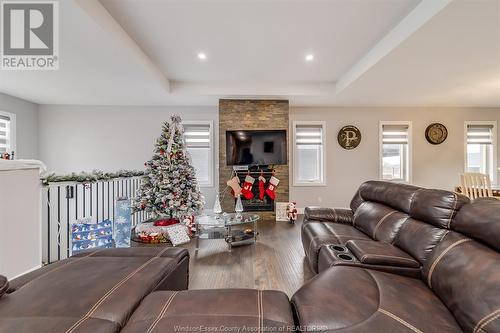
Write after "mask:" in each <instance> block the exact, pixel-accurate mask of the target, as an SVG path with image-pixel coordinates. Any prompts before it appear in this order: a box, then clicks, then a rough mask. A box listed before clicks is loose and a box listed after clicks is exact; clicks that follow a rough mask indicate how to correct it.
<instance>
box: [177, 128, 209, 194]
mask: <svg viewBox="0 0 500 333" xmlns="http://www.w3.org/2000/svg"><path fill="white" fill-rule="evenodd" d="M212 127H213V126H212V122H211V121H206V122H184V139H185V140H186V148H187V151H188V152H189V154H190V155H191V161H192V163H193V167H194V168H195V170H196V178H197V179H198V184H199V185H200V186H203V187H211V186H213V174H214V172H213V169H214V167H213V164H214V163H213V139H212V138H213V135H212Z"/></svg>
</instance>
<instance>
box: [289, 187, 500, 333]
mask: <svg viewBox="0 0 500 333" xmlns="http://www.w3.org/2000/svg"><path fill="white" fill-rule="evenodd" d="M361 193H363V191H361ZM422 193H425V191H423V190H419V191H418V192H417V193H416V194H415V197H414V198H412V199H411V201H412V202H413V204H412V205H411V207H412V208H411V209H410V211H409V212H410V213H409V215H410V216H411V217H410V219H409V221H407V222H405V223H404V225H403V226H402V227H401V230H400V231H399V233H401V234H402V235H403V236H399V235H398V237H401V238H400V239H401V240H400V241H398V244H401V245H402V246H403V247H404V251H407V252H408V253H409V254H411V255H412V257H414V258H415V259H418V261H419V262H421V263H422V265H423V267H422V271H421V275H420V277H419V278H418V279H415V278H409V277H405V276H402V275H398V274H389V273H386V272H381V271H378V270H373V269H366V268H363V267H352V266H334V267H330V268H328V269H326V270H325V271H324V272H322V273H320V274H318V275H316V276H315V277H314V278H313V279H312V280H310V281H309V282H308V283H306V284H305V285H304V286H303V287H302V288H300V289H299V290H298V291H297V293H296V294H295V295H294V296H293V297H292V303H293V305H294V309H295V311H296V314H297V318H299V322H300V325H306V326H310V327H321V330H323V331H335V332H413V333H415V332H462V331H464V332H473V333H478V332H488V333H493V332H500V253H499V251H500V201H499V200H496V199H478V200H476V201H474V202H472V203H470V204H465V205H463V207H461V209H460V210H459V211H458V213H457V214H456V216H452V215H450V214H449V213H450V208H449V205H448V200H445V199H444V198H443V197H441V199H440V200H439V198H438V197H435V196H432V195H430V196H425V197H420V196H421V194H422ZM435 193H436V192H434V193H432V192H431V193H429V194H435ZM362 196H363V194H362ZM415 201H416V203H415ZM419 202H420V204H419ZM458 202H459V201H457V204H458ZM415 205H416V206H415ZM453 206H454V207H455V205H453ZM423 221H427V222H423ZM405 233H408V234H407V235H405Z"/></svg>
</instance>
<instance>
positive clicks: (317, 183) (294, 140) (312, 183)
mask: <svg viewBox="0 0 500 333" xmlns="http://www.w3.org/2000/svg"><path fill="white" fill-rule="evenodd" d="M297 125H316V126H321V128H322V130H321V134H322V135H321V140H322V146H323V149H322V150H321V162H322V163H321V166H322V170H321V180H320V181H301V180H298V179H297V175H298V170H297V166H298V163H297V157H298V153H297V136H296V132H297V131H296V130H297ZM292 144H293V147H292V149H293V186H327V181H326V149H327V147H326V121H315V120H311V121H309V120H295V121H293V122H292Z"/></svg>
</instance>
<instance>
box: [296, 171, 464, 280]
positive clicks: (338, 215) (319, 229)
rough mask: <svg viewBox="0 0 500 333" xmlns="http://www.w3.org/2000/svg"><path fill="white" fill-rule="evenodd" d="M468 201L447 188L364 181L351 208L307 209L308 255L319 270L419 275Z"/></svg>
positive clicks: (304, 228) (305, 237)
mask: <svg viewBox="0 0 500 333" xmlns="http://www.w3.org/2000/svg"><path fill="white" fill-rule="evenodd" d="M468 202H469V199H468V198H467V197H465V196H462V195H459V194H455V193H453V192H448V191H442V190H433V189H424V188H420V187H416V186H411V185H404V184H396V183H390V182H382V181H369V182H366V183H363V184H362V185H361V186H360V187H359V190H358V191H357V193H356V194H355V196H354V198H353V199H352V201H351V208H350V209H332V208H306V209H305V216H304V223H303V225H302V230H301V234H302V243H303V246H304V252H305V254H306V258H307V261H308V263H309V266H310V268H311V269H312V270H313V271H314V272H316V273H318V272H320V271H323V270H325V269H326V268H328V267H330V266H334V265H347V266H361V267H365V268H373V269H380V270H383V271H389V272H396V273H399V274H405V275H410V276H419V274H420V270H419V267H420V266H421V265H422V264H423V263H424V262H425V261H426V259H427V257H428V255H429V253H430V252H431V251H432V249H433V248H434V246H436V244H437V243H438V242H439V240H440V239H441V237H442V236H443V235H444V233H445V232H446V230H447V228H449V225H450V224H451V223H452V222H453V220H454V218H455V216H456V213H457V212H458V211H459V210H460V208H461V207H462V206H463V205H464V204H466V203H468ZM332 245H333V246H332ZM335 245H337V246H335ZM342 252H346V253H345V254H342ZM352 252H354V254H355V255H353V253H352ZM405 252H406V253H405ZM356 254H357V255H358V257H356ZM343 258H344V259H343ZM348 258H350V259H348ZM375 258H376V259H377V260H375Z"/></svg>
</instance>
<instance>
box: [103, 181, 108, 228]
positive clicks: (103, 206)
mask: <svg viewBox="0 0 500 333" xmlns="http://www.w3.org/2000/svg"><path fill="white" fill-rule="evenodd" d="M101 185H102V186H101V188H102V199H101V203H102V220H103V221H104V182H102V183H101ZM108 195H109V194H108Z"/></svg>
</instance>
